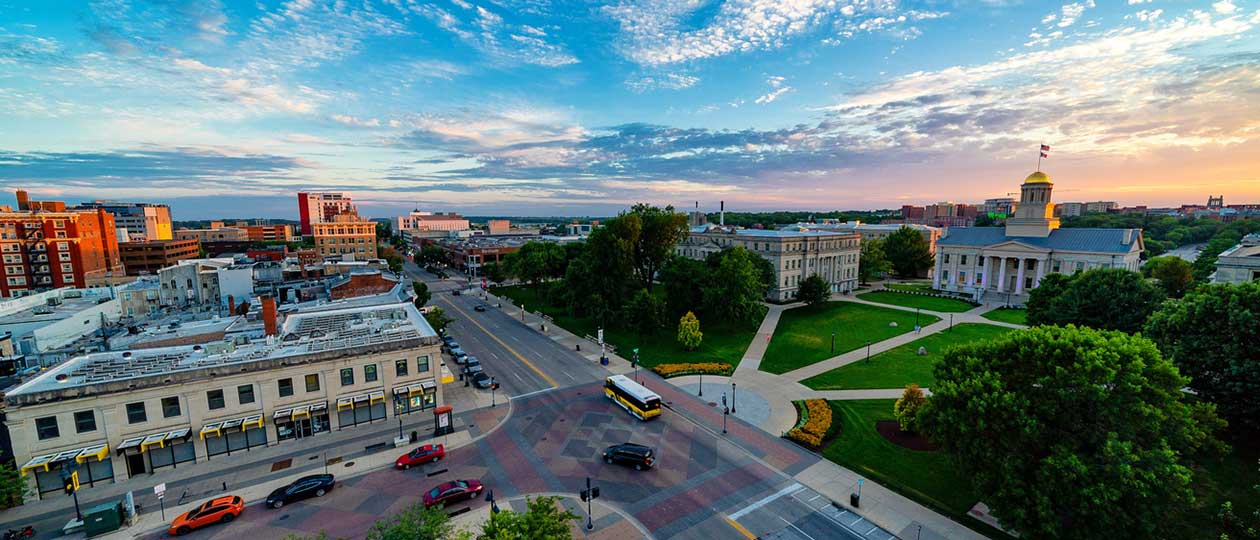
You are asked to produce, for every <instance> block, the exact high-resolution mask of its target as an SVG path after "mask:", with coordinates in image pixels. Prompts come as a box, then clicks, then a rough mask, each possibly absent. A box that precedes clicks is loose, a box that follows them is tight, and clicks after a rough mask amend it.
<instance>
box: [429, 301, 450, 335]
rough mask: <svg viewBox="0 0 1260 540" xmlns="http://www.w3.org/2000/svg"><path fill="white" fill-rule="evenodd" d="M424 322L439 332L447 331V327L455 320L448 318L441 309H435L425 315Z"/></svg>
mask: <svg viewBox="0 0 1260 540" xmlns="http://www.w3.org/2000/svg"><path fill="white" fill-rule="evenodd" d="M424 320H425V321H428V323H429V326H431V327H433V329H434V330H435V331H438V332H442V331H443V330H446V325H448V324H451V323H453V322H455V319H452V318H450V317H447V316H446V311H445V310H443V309H442V308H440V307H434V308H433V309H430V310H429V312H428V313H425V314H424Z"/></svg>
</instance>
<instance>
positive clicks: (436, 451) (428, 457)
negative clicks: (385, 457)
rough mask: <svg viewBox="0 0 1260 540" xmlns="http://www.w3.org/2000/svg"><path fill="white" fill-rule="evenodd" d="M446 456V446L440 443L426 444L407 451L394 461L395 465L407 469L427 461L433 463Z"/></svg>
mask: <svg viewBox="0 0 1260 540" xmlns="http://www.w3.org/2000/svg"><path fill="white" fill-rule="evenodd" d="M444 457H446V448H445V447H444V446H442V445H440V444H426V445H424V446H421V447H419V448H416V449H415V450H412V451H410V452H407V453H406V454H403V455H401V456H399V457H398V459H397V460H395V461H394V466H395V467H397V468H399V469H403V470H407V469H410V468H412V467H416V466H420V465H424V464H425V463H433V462H436V461H442V458H444Z"/></svg>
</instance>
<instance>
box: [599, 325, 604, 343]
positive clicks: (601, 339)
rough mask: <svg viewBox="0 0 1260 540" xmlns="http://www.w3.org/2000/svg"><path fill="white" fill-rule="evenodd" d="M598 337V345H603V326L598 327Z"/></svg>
mask: <svg viewBox="0 0 1260 540" xmlns="http://www.w3.org/2000/svg"><path fill="white" fill-rule="evenodd" d="M598 339H599V344H600V346H603V345H604V329H603V328H600V329H599V334H598Z"/></svg>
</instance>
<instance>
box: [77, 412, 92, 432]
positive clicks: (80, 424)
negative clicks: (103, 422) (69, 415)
mask: <svg viewBox="0 0 1260 540" xmlns="http://www.w3.org/2000/svg"><path fill="white" fill-rule="evenodd" d="M74 431H75V432H76V433H87V432H89V431H96V413H93V412H92V411H79V412H77V413H74Z"/></svg>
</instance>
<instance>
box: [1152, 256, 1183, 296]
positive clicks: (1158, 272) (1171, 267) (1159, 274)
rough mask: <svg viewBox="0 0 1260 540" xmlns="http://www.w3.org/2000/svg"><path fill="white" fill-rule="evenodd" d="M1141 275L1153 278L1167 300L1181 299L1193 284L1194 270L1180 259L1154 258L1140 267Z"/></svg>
mask: <svg viewBox="0 0 1260 540" xmlns="http://www.w3.org/2000/svg"><path fill="white" fill-rule="evenodd" d="M1142 274H1143V275H1145V276H1146V277H1149V278H1154V279H1155V281H1156V282H1157V283H1159V287H1160V288H1161V289H1163V290H1164V294H1165V295H1167V296H1168V297H1169V298H1181V297H1182V296H1184V295H1185V294H1186V290H1188V289H1189V288H1190V285H1191V284H1193V283H1194V269H1193V268H1192V267H1191V266H1190V263H1188V262H1186V260H1185V259H1182V258H1181V257H1172V256H1168V257H1155V258H1153V259H1151V260H1149V261H1146V264H1144V265H1142Z"/></svg>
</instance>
